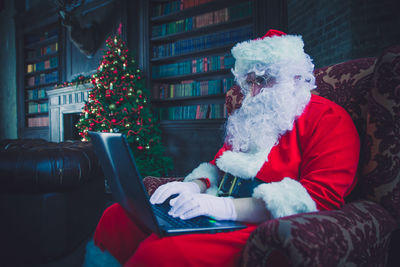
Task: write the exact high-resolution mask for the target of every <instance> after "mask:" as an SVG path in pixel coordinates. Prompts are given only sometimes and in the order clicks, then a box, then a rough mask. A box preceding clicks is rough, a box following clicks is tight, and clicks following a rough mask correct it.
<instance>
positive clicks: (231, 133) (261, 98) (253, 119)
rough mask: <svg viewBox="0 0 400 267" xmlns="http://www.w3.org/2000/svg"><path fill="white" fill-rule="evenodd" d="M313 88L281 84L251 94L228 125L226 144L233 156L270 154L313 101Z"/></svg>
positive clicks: (291, 80) (299, 82) (291, 83)
mask: <svg viewBox="0 0 400 267" xmlns="http://www.w3.org/2000/svg"><path fill="white" fill-rule="evenodd" d="M312 88H313V85H312V84H310V83H307V82H302V81H294V80H293V79H290V81H287V82H283V81H280V82H278V83H277V84H276V85H274V86H273V87H272V88H263V89H262V90H261V92H260V93H259V94H258V95H257V96H254V97H251V96H250V94H249V93H248V94H247V95H246V96H245V98H244V99H243V102H242V106H241V108H240V109H238V110H236V111H235V112H234V113H233V114H232V115H231V116H230V117H229V118H228V120H227V123H226V141H227V143H228V144H229V145H231V147H232V151H233V152H242V153H246V154H247V153H250V154H261V155H263V156H265V158H264V159H263V161H267V159H268V154H269V152H270V151H271V149H272V147H274V146H275V145H276V144H278V142H279V138H280V137H281V136H282V135H283V134H284V133H286V132H287V131H290V130H292V128H293V124H294V121H295V119H296V118H297V117H298V116H300V115H301V114H302V112H303V110H304V108H305V107H306V105H307V104H308V102H309V101H310V98H311V93H310V91H311V89H312Z"/></svg>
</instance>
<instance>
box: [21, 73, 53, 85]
mask: <svg viewBox="0 0 400 267" xmlns="http://www.w3.org/2000/svg"><path fill="white" fill-rule="evenodd" d="M57 81H58V71H53V72H50V73H41V74H39V75H35V76H31V77H28V78H27V86H36V85H43V84H47V83H54V82H57Z"/></svg>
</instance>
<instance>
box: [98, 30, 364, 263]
mask: <svg viewBox="0 0 400 267" xmlns="http://www.w3.org/2000/svg"><path fill="white" fill-rule="evenodd" d="M303 46H304V44H303V41H302V38H301V37H300V36H296V35H286V34H285V33H283V32H280V31H276V30H270V31H268V33H267V34H266V35H265V36H263V37H262V38H260V39H256V40H250V41H245V42H242V43H238V44H237V45H235V46H234V47H233V49H232V55H233V56H234V58H235V60H236V61H235V66H234V69H232V73H233V74H234V76H235V79H236V82H237V84H238V85H239V86H240V88H241V90H242V93H243V95H244V99H243V101H242V106H241V108H239V109H237V110H235V112H234V113H233V114H232V115H231V116H230V117H229V118H228V120H227V123H226V137H225V144H224V146H223V147H222V148H221V149H220V150H219V151H218V153H217V155H216V156H215V158H214V159H213V160H212V161H211V162H207V163H202V164H200V165H199V166H198V167H197V168H195V169H194V170H193V171H192V172H191V173H190V174H189V175H187V176H186V177H185V179H184V181H183V182H171V183H168V184H165V185H162V186H160V187H159V188H158V189H157V190H156V191H155V193H154V194H153V195H152V197H151V199H150V201H151V202H152V203H153V204H157V203H162V202H164V201H165V200H166V199H167V198H169V197H170V196H171V195H173V194H178V196H177V197H175V198H173V199H172V200H170V204H171V210H170V212H169V214H170V215H172V216H174V217H180V218H182V219H189V218H193V217H196V216H199V215H207V216H211V217H214V218H216V219H221V220H237V221H242V222H245V223H247V226H248V227H247V228H246V229H243V230H238V231H233V232H227V233H216V234H188V235H180V236H172V237H164V238H160V237H158V236H157V235H155V234H154V233H153V234H151V233H147V232H146V231H145V230H143V229H140V228H139V227H138V226H137V225H136V224H135V223H134V222H133V221H131V220H130V219H129V218H128V217H127V215H126V214H125V212H124V210H123V209H122V208H121V206H119V205H118V204H114V205H113V206H111V207H109V208H108V209H107V210H106V211H105V212H104V214H103V216H102V218H101V220H100V222H99V224H98V226H97V229H96V232H95V237H94V243H95V245H96V246H97V247H98V248H100V249H101V250H102V251H107V253H110V254H111V255H112V256H113V257H115V258H116V259H117V260H118V262H119V263H121V264H125V265H126V266H234V265H236V264H237V263H238V262H239V259H240V255H241V251H242V249H243V247H244V245H245V243H246V240H247V238H248V236H249V235H250V233H251V232H252V231H253V230H254V229H255V228H256V227H257V225H258V224H260V223H262V222H263V221H266V220H269V219H272V218H278V217H283V216H289V215H293V214H297V213H303V212H313V211H318V210H331V209H337V208H340V207H341V206H342V205H343V204H344V197H345V196H346V195H348V194H349V193H350V191H351V190H352V188H353V186H354V184H355V174H356V170H357V165H358V157H359V148H360V147H359V146H360V144H359V136H358V134H357V131H356V129H355V127H354V124H353V121H352V119H351V118H350V116H349V115H348V114H347V112H346V111H345V110H344V109H343V108H341V107H339V106H338V105H337V104H335V103H333V102H331V101H329V100H327V99H324V98H322V97H320V96H317V95H312V94H311V92H310V91H311V90H312V89H313V88H315V79H314V76H313V68H314V65H313V64H312V62H311V59H310V57H309V56H308V55H307V54H306V53H305V52H304V50H303ZM232 177H233V180H234V182H235V185H234V187H235V188H234V191H235V194H233V192H232V188H231V190H230V192H226V190H225V191H224V190H223V189H224V182H225V181H224V180H226V179H229V178H231V179H232ZM231 181H232V180H231Z"/></svg>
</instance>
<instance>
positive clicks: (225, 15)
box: [152, 2, 252, 37]
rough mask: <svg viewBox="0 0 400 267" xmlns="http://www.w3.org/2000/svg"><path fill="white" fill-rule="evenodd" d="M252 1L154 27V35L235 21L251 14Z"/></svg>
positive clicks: (164, 34)
mask: <svg viewBox="0 0 400 267" xmlns="http://www.w3.org/2000/svg"><path fill="white" fill-rule="evenodd" d="M251 14H252V5H251V2H244V3H239V4H237V5H235V6H232V7H226V8H222V9H219V10H216V11H211V12H208V13H204V14H201V15H197V16H193V17H189V18H185V19H181V20H177V21H173V22H169V23H165V24H161V25H155V26H153V27H152V37H159V36H166V35H170V34H174V33H180V32H185V31H190V30H193V29H199V28H202V27H206V26H210V25H217V24H220V23H224V22H228V21H235V20H239V19H242V18H246V17H249V16H251Z"/></svg>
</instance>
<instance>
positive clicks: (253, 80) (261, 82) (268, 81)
mask: <svg viewBox="0 0 400 267" xmlns="http://www.w3.org/2000/svg"><path fill="white" fill-rule="evenodd" d="M273 83H275V78H274V77H272V76H268V75H264V76H255V75H254V74H249V75H248V77H247V79H246V86H247V87H248V88H251V87H252V86H253V85H254V86H257V87H261V88H263V87H270V86H272V85H273Z"/></svg>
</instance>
